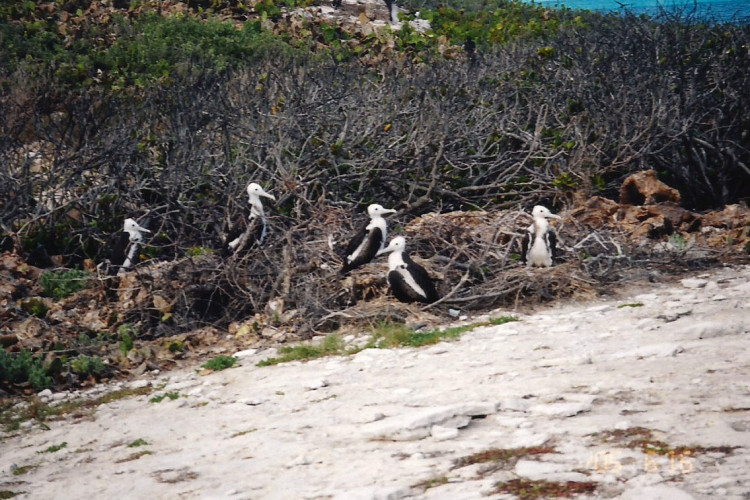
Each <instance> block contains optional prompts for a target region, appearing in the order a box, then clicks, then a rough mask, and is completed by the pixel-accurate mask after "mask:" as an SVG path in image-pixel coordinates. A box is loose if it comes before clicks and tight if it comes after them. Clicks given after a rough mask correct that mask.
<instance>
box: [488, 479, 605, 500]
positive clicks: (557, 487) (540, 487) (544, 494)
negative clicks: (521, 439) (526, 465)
mask: <svg viewBox="0 0 750 500" xmlns="http://www.w3.org/2000/svg"><path fill="white" fill-rule="evenodd" d="M596 486H597V485H596V483H595V482H593V481H585V482H578V481H564V482H562V481H559V482H558V481H544V480H536V481H532V480H529V479H513V480H511V481H503V482H500V483H496V484H495V489H494V490H492V493H493V494H501V493H510V494H511V495H515V496H517V497H518V498H520V499H522V500H526V499H533V498H570V497H572V496H575V495H581V494H585V493H593V492H594V491H595V490H596Z"/></svg>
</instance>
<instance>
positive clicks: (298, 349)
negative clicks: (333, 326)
mask: <svg viewBox="0 0 750 500" xmlns="http://www.w3.org/2000/svg"><path fill="white" fill-rule="evenodd" d="M344 350H345V344H344V341H343V339H342V338H341V336H339V335H336V334H331V335H326V337H325V338H324V339H323V340H322V341H321V342H320V343H319V344H302V345H298V346H284V347H280V348H279V354H280V355H281V356H279V357H277V358H268V359H264V360H262V361H259V362H258V363H257V366H272V365H277V364H279V363H286V362H289V361H298V360H307V359H316V358H321V357H323V356H335V355H338V354H343V353H344V352H345V351H344Z"/></svg>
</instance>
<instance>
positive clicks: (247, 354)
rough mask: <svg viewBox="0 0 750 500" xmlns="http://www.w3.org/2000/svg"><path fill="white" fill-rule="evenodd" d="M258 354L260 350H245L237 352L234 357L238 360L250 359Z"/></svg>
mask: <svg viewBox="0 0 750 500" xmlns="http://www.w3.org/2000/svg"><path fill="white" fill-rule="evenodd" d="M256 352H258V349H245V350H244V351H238V352H235V353H234V354H232V356H234V357H235V358H238V359H242V358H248V357H250V356H253V355H254V354H255V353H256Z"/></svg>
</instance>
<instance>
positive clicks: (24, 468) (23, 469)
mask: <svg viewBox="0 0 750 500" xmlns="http://www.w3.org/2000/svg"><path fill="white" fill-rule="evenodd" d="M37 467H38V466H36V465H23V466H21V467H16V468H15V469H13V475H14V476H22V475H24V474H26V473H28V472H31V471H32V470H34V469H36V468H37Z"/></svg>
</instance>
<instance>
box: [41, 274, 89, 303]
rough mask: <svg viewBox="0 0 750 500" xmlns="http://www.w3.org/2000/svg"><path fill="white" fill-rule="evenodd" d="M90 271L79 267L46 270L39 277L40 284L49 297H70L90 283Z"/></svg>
mask: <svg viewBox="0 0 750 500" xmlns="http://www.w3.org/2000/svg"><path fill="white" fill-rule="evenodd" d="M88 278H89V273H88V272H87V271H80V270H78V269H69V270H64V271H46V272H44V273H42V276H41V277H40V278H39V284H40V285H41V286H42V288H43V289H44V293H45V294H46V295H47V296H48V297H54V298H56V299H58V300H60V299H64V298H66V297H70V296H71V295H73V294H74V293H76V292H78V291H80V290H83V289H84V288H86V286H87V285H88Z"/></svg>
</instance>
